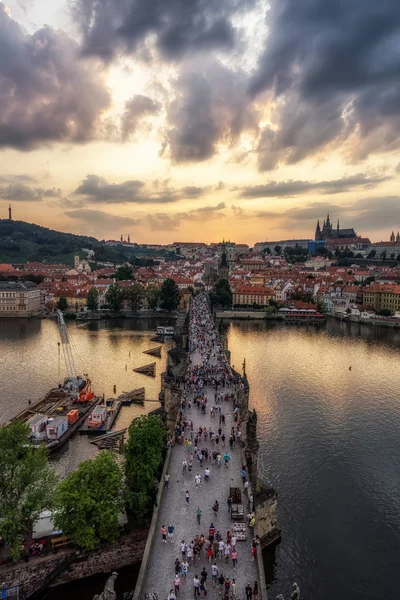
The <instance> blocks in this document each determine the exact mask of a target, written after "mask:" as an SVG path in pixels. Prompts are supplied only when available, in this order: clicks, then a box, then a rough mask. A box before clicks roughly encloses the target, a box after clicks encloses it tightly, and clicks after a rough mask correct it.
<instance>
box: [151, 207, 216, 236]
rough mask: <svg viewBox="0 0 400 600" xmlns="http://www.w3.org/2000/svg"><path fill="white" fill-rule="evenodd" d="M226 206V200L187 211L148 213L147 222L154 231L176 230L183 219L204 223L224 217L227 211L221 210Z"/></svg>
mask: <svg viewBox="0 0 400 600" xmlns="http://www.w3.org/2000/svg"><path fill="white" fill-rule="evenodd" d="M224 208H226V205H225V202H220V203H219V204H217V205H215V206H202V207H200V208H195V209H194V210H189V211H187V212H178V213H173V214H166V213H154V214H149V215H147V222H148V224H149V226H150V229H151V230H152V231H157V230H161V231H162V230H166V231H175V230H177V229H179V227H180V226H181V224H182V221H197V222H199V223H204V222H206V221H215V219H223V218H225V216H226V215H225V213H223V212H221V211H222V210H223V209H224ZM163 224H165V226H163Z"/></svg>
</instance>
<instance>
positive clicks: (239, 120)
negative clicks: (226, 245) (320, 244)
mask: <svg viewBox="0 0 400 600" xmlns="http://www.w3.org/2000/svg"><path fill="white" fill-rule="evenodd" d="M374 22H379V24H380V26H379V28H376V30H375V29H374V28H371V27H370V23H374ZM398 22H400V5H399V3H398V2H397V1H396V0H388V1H387V2H385V3H376V2H375V1H374V0H364V2H362V3H360V2H359V1H358V0H348V1H347V2H346V3H344V4H343V5H342V3H341V2H337V3H335V4H334V5H332V4H331V3H326V2H325V1H324V0H313V1H312V2H311V0H305V2H298V0H270V2H269V3H268V4H266V3H264V2H261V1H260V0H250V1H249V2H243V3H237V2H232V0H206V1H204V2H198V1H197V0H193V1H192V2H188V0H176V1H174V2H162V3H160V2H157V1H156V0H122V1H121V2H118V3H110V2H106V1H105V0H97V1H95V0H40V1H39V0H3V1H2V0H0V39H1V40H2V42H1V52H2V57H3V61H2V62H1V64H0V84H1V89H2V95H1V97H0V109H1V110H0V151H1V169H0V212H1V215H2V217H3V218H7V210H8V205H9V203H10V202H11V203H12V206H13V217H14V219H20V220H25V221H28V222H32V223H37V224H39V225H43V226H45V227H49V228H52V229H58V230H61V231H68V232H71V233H77V234H87V235H93V236H95V237H98V238H99V239H103V238H104V239H118V238H119V236H120V235H121V233H122V234H123V235H124V236H125V237H127V235H128V234H130V237H131V239H132V241H137V242H139V243H145V242H148V243H162V244H167V243H171V242H173V241H175V240H180V239H183V240H185V241H196V240H201V241H206V242H211V241H216V240H219V239H222V238H223V237H224V236H225V237H228V236H230V237H231V238H232V239H235V241H236V242H237V243H247V244H249V245H253V244H254V243H256V242H258V241H264V240H271V239H290V238H294V237H299V238H310V239H311V238H313V237H314V231H315V224H316V221H317V219H318V218H319V219H323V218H324V215H326V213H327V212H329V213H330V215H331V217H332V219H334V220H335V219H336V220H337V219H338V218H339V219H340V224H341V226H342V227H344V228H352V227H353V228H354V229H355V230H356V232H357V233H358V234H359V235H362V236H366V237H369V238H370V239H371V241H380V240H386V239H388V237H389V235H390V233H391V231H392V230H395V233H397V230H398V229H399V227H400V223H399V213H400V210H399V206H400V196H399V193H398V188H399V179H400V135H399V131H400V92H399V90H400V86H399V83H400V72H399V70H398V68H397V66H398V63H399V60H400V47H399V45H398V44H397V42H396V36H395V35H394V33H393V31H394V30H393V26H394V24H396V23H398ZM3 215H4V216H3ZM335 224H336V222H335Z"/></svg>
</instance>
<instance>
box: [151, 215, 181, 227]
mask: <svg viewBox="0 0 400 600" xmlns="http://www.w3.org/2000/svg"><path fill="white" fill-rule="evenodd" d="M147 224H148V226H149V227H150V229H151V231H176V230H177V229H179V226H180V224H181V220H180V219H179V218H177V217H175V216H173V215H172V216H171V215H167V214H166V213H154V214H152V215H147Z"/></svg>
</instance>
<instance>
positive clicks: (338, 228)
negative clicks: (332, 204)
mask: <svg viewBox="0 0 400 600" xmlns="http://www.w3.org/2000/svg"><path fill="white" fill-rule="evenodd" d="M336 229H337V230H338V231H339V230H340V227H339V219H338V220H337V228H336Z"/></svg>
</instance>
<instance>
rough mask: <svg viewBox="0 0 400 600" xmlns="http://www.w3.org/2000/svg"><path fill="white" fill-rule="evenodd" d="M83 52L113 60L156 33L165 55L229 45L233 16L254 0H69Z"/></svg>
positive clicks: (175, 56)
mask: <svg viewBox="0 0 400 600" xmlns="http://www.w3.org/2000/svg"><path fill="white" fill-rule="evenodd" d="M71 4H72V10H73V14H74V17H75V20H76V22H77V24H78V26H79V28H80V30H81V32H82V36H83V48H84V51H85V52H86V53H87V54H93V55H96V56H100V57H102V58H103V59H105V60H109V59H111V58H112V57H113V56H115V54H116V53H117V52H118V51H119V50H123V51H125V52H131V53H136V55H138V51H139V50H142V49H143V43H144V42H145V41H146V39H148V37H149V36H154V39H155V43H156V46H157V49H158V50H159V51H160V52H161V53H162V55H163V56H164V57H165V58H167V59H179V58H181V57H182V56H184V55H185V54H188V53H190V54H192V53H193V52H196V51H202V50H215V49H225V48H231V47H232V46H233V44H234V41H235V40H234V38H235V32H234V29H233V27H232V24H231V21H230V19H231V17H232V16H234V15H235V14H237V13H239V12H241V11H245V10H246V9H247V8H248V7H249V6H252V4H253V0H244V1H243V0H118V1H115V0H71Z"/></svg>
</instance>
